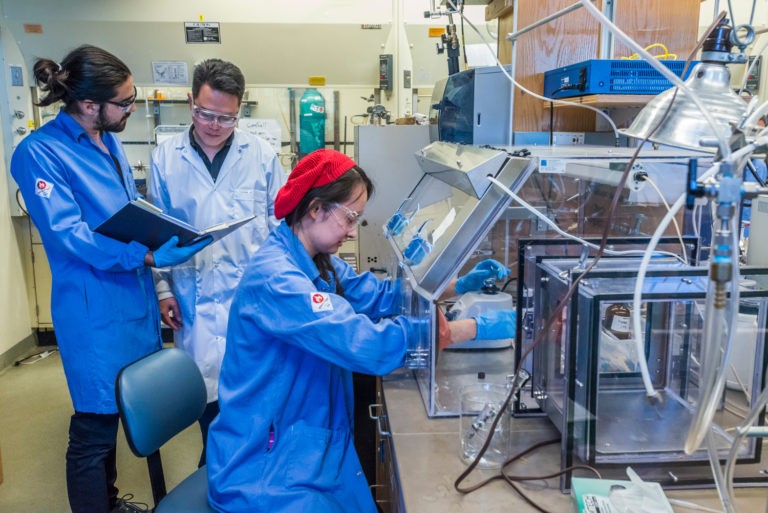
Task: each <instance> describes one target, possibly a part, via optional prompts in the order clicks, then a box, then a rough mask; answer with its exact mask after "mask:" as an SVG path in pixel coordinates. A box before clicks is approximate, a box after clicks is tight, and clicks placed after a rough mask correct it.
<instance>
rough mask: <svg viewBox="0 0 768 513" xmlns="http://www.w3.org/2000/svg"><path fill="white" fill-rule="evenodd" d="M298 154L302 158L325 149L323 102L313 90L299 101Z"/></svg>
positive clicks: (310, 89)
mask: <svg viewBox="0 0 768 513" xmlns="http://www.w3.org/2000/svg"><path fill="white" fill-rule="evenodd" d="M299 104H300V107H299V153H300V154H301V156H304V155H306V154H308V153H311V152H313V151H315V150H319V149H322V148H325V100H324V99H323V95H322V94H320V92H319V91H318V90H317V89H315V88H309V89H307V90H306V91H304V94H302V95H301V99H300V100H299Z"/></svg>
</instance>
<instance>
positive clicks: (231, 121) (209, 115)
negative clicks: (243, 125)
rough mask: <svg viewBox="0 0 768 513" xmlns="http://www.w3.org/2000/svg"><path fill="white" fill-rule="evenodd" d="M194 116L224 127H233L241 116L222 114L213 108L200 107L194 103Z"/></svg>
mask: <svg viewBox="0 0 768 513" xmlns="http://www.w3.org/2000/svg"><path fill="white" fill-rule="evenodd" d="M192 116H193V117H195V118H197V119H199V120H200V121H203V122H204V123H217V124H218V125H219V126H220V127H222V128H231V127H233V126H235V125H236V124H237V120H238V119H239V118H240V117H239V116H237V115H235V116H233V115H232V114H222V113H220V112H216V111H213V110H208V109H204V108H202V107H198V106H197V105H195V104H194V103H193V104H192Z"/></svg>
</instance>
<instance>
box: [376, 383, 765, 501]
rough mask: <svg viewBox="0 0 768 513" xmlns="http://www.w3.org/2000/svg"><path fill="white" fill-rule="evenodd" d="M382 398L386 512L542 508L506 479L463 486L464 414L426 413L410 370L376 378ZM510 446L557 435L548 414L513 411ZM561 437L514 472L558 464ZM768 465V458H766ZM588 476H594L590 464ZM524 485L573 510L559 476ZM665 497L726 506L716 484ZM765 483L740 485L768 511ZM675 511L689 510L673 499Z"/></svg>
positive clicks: (545, 470)
mask: <svg viewBox="0 0 768 513" xmlns="http://www.w3.org/2000/svg"><path fill="white" fill-rule="evenodd" d="M377 400H378V404H377V405H372V406H371V414H372V416H373V417H376V418H378V420H376V423H377V431H378V432H377V435H376V436H377V458H376V460H377V465H376V485H375V486H373V487H372V489H373V491H374V496H375V498H376V500H377V503H378V504H379V507H380V508H381V510H382V512H383V513H403V512H408V513H451V512H462V513H475V512H477V513H502V512H504V513H508V512H510V511H514V512H515V513H525V512H528V511H531V512H534V511H536V509H535V508H534V507H532V506H531V505H529V504H527V503H526V502H525V501H524V500H523V499H522V498H521V497H520V496H519V495H517V494H516V493H515V491H514V490H513V489H512V488H511V487H510V486H509V485H508V484H506V483H505V482H503V481H501V480H498V481H494V482H492V483H490V484H488V485H486V486H485V487H483V488H481V489H479V490H477V491H474V492H472V493H469V494H461V493H458V492H457V491H456V490H455V489H454V486H453V484H454V481H455V480H456V478H457V477H458V476H459V475H460V474H461V473H462V472H463V471H464V470H465V468H466V466H465V464H464V463H463V462H462V460H461V458H460V457H459V419H458V418H457V417H440V418H432V419H430V418H428V417H427V415H426V410H425V408H424V403H423V402H422V398H421V394H420V393H419V390H418V386H417V384H416V380H415V379H414V377H413V374H412V372H411V371H408V370H406V369H401V370H398V371H396V372H394V373H392V374H390V375H387V376H384V377H383V378H381V379H380V380H379V382H378V387H377ZM512 423H513V428H512V435H513V440H512V444H513V448H512V454H517V453H519V452H521V451H523V450H525V449H527V448H528V447H530V446H531V445H533V444H535V443H537V442H541V441H544V440H548V439H552V438H558V437H559V436H560V435H559V432H558V431H557V429H556V428H555V427H554V425H553V424H552V423H551V422H550V421H549V420H548V419H547V418H546V417H525V418H513V419H512ZM559 462H560V446H559V444H554V445H548V446H545V447H543V448H540V449H539V450H537V451H535V452H533V453H530V454H528V455H527V456H525V457H524V458H522V459H521V460H520V461H519V462H516V463H514V464H513V465H510V466H509V467H508V468H507V473H509V474H512V475H543V474H549V473H552V472H555V471H557V470H558V466H559ZM766 467H768V462H766ZM494 473H496V471H491V470H478V469H475V471H474V472H473V473H472V474H471V475H470V476H469V477H468V478H467V479H466V480H465V481H464V482H463V483H462V486H463V487H468V486H470V485H472V484H474V483H477V482H479V481H481V480H482V479H485V478H487V477H489V476H491V475H493V474H494ZM577 475H582V476H583V477H591V476H589V475H587V473H586V472H584V473H583V474H577ZM518 486H519V487H520V488H521V489H522V490H523V491H524V492H525V493H526V495H527V496H528V497H529V498H530V499H531V500H533V501H534V502H535V503H536V504H538V505H539V506H541V507H542V508H544V509H545V510H547V511H551V512H558V513H559V512H571V511H575V510H574V506H573V504H572V499H571V497H570V495H568V494H564V493H562V492H561V491H560V487H559V480H558V479H557V478H555V479H549V480H538V481H529V482H526V483H520V484H518ZM666 493H667V497H669V498H675V499H679V500H682V501H689V502H694V503H696V504H698V505H701V506H705V507H708V508H714V509H715V510H718V511H720V510H722V506H721V504H720V501H719V500H718V498H717V493H716V491H715V490H714V489H703V490H667V491H666ZM767 495H768V492H766V489H765V488H741V489H737V490H736V497H737V501H736V502H737V506H738V508H739V510H740V511H741V512H749V513H755V512H758V511H766V510H765V508H766V496H767ZM673 508H674V510H675V511H676V512H678V511H679V512H683V511H689V510H687V509H684V508H682V507H681V506H673Z"/></svg>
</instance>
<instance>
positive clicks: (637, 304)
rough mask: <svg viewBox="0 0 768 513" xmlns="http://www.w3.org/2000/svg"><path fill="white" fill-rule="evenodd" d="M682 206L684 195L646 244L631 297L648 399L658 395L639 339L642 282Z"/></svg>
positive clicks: (710, 171)
mask: <svg viewBox="0 0 768 513" xmlns="http://www.w3.org/2000/svg"><path fill="white" fill-rule="evenodd" d="M718 169H719V166H718V165H714V166H712V167H711V168H709V169H708V170H707V171H706V172H705V173H704V174H703V175H701V178H700V179H702V180H705V179H707V178H709V177H711V176H713V175H714V174H715V173H717V170H718ZM684 204H685V194H682V195H681V196H680V197H679V198H677V201H675V203H674V204H673V205H672V208H670V209H669V211H668V212H667V214H666V215H665V216H664V218H663V219H662V220H661V222H660V223H659V226H658V227H657V228H656V231H655V232H654V233H653V236H652V237H651V240H650V242H649V243H648V247H647V248H646V249H645V253H643V258H642V260H641V261H640V267H639V268H638V270H637V281H636V282H635V291H634V295H633V297H632V332H633V333H634V334H635V336H633V341H634V343H635V350H636V352H637V360H638V361H639V362H640V373H641V375H642V378H643V386H644V387H645V393H646V395H647V396H648V397H658V393H657V392H656V390H654V389H653V383H652V381H651V375H650V373H649V372H648V362H647V361H646V360H645V347H643V340H642V339H641V338H640V333H641V325H642V323H641V322H640V308H641V305H642V303H641V297H642V293H643V282H644V281H645V275H646V273H647V271H648V264H649V263H650V261H651V257H652V256H653V253H654V250H655V249H656V245H657V244H658V243H659V240H660V239H661V236H662V235H663V234H664V231H666V229H667V227H668V226H669V223H671V222H672V218H673V217H674V216H675V215H676V214H677V212H678V211H679V210H680V209H681V208H682V207H683V205H684Z"/></svg>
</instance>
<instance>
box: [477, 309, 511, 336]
mask: <svg viewBox="0 0 768 513" xmlns="http://www.w3.org/2000/svg"><path fill="white" fill-rule="evenodd" d="M474 319H475V322H476V323H477V335H476V336H475V340H499V339H502V338H515V326H517V312H516V311H515V310H491V311H489V312H486V313H484V314H483V315H478V316H477V317H475V318H474Z"/></svg>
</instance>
